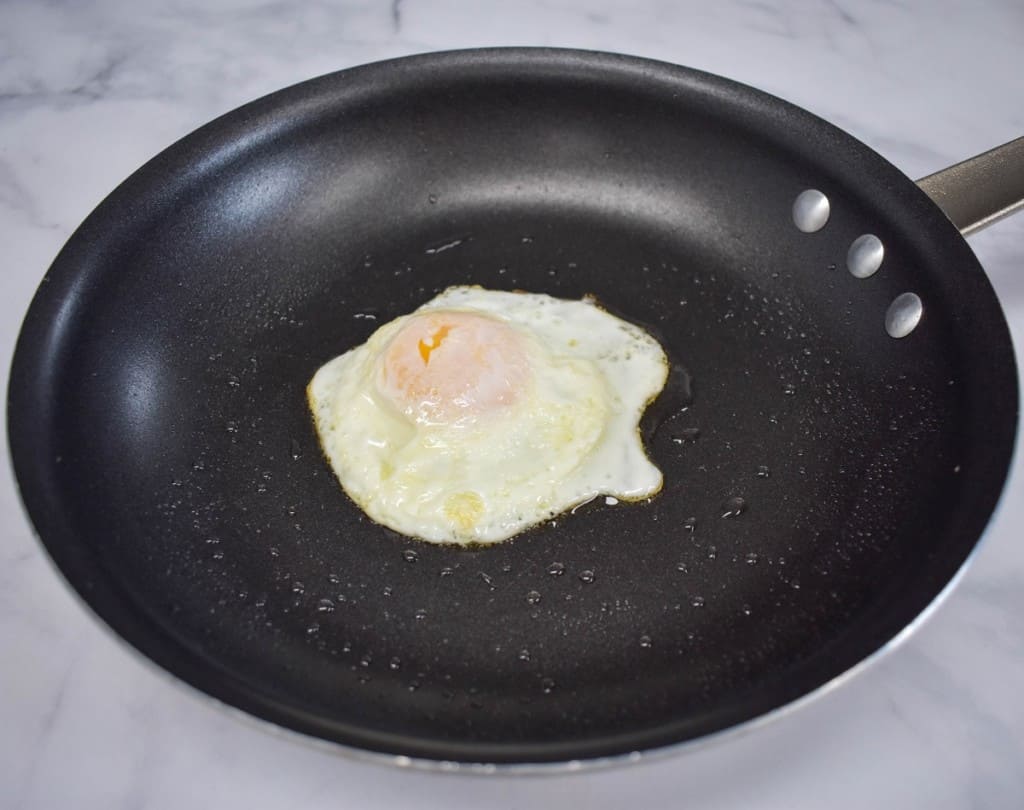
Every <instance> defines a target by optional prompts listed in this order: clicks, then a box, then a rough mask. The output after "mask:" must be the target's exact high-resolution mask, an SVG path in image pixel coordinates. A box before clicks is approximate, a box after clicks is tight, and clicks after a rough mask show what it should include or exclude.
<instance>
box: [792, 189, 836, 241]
mask: <svg viewBox="0 0 1024 810" xmlns="http://www.w3.org/2000/svg"><path fill="white" fill-rule="evenodd" d="M828 214H829V205H828V197H826V196H825V195H824V194H822V193H821V192H820V191H818V190H817V189H815V188H809V189H807V190H806V191H801V192H800V193H799V194H798V195H797V198H796V199H795V200H794V201H793V224H794V225H796V226H797V227H798V228H799V229H800V230H801V231H803V232H804V233H814V232H815V231H820V230H821V229H822V228H824V227H825V223H826V222H828Z"/></svg>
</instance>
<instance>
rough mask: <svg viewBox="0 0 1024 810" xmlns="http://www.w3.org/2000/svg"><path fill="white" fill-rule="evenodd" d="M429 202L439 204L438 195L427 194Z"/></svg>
mask: <svg viewBox="0 0 1024 810" xmlns="http://www.w3.org/2000/svg"><path fill="white" fill-rule="evenodd" d="M427 202H428V203H430V204H431V205H436V204H437V195H436V194H428V195H427Z"/></svg>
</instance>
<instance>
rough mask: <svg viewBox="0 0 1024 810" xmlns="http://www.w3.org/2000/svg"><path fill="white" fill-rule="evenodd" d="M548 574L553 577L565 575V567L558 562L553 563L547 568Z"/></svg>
mask: <svg viewBox="0 0 1024 810" xmlns="http://www.w3.org/2000/svg"><path fill="white" fill-rule="evenodd" d="M548 573H549V574H551V576H553V577H560V576H562V574H564V573H565V566H564V565H563V564H562V563H560V562H553V563H551V565H549V566H548Z"/></svg>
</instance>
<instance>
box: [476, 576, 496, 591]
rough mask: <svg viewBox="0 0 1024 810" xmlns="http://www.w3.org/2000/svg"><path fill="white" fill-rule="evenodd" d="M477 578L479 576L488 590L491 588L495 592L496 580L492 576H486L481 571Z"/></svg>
mask: <svg viewBox="0 0 1024 810" xmlns="http://www.w3.org/2000/svg"><path fill="white" fill-rule="evenodd" d="M477 576H479V577H480V579H482V580H483V581H484V584H485V585H486V586H487V587H488V588H490V589H491V590H492V591H493V590H494V578H493V577H491V576H490V574H485V573H484V572H483V571H480V572H478V574H477Z"/></svg>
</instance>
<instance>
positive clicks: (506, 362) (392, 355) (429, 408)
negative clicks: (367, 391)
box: [377, 310, 530, 424]
mask: <svg viewBox="0 0 1024 810" xmlns="http://www.w3.org/2000/svg"><path fill="white" fill-rule="evenodd" d="M377 362H378V377H377V385H378V390H379V391H380V393H381V394H383V395H384V396H385V397H386V398H387V399H388V400H390V401H391V402H392V404H394V405H395V407H397V408H398V409H399V410H400V411H402V412H403V413H405V414H406V416H408V417H410V418H412V419H414V420H416V421H419V422H429V423H435V424H450V423H455V422H459V423H460V424H461V423H464V420H465V419H466V418H467V417H476V416H479V415H480V414H483V413H488V412H492V411H495V410H497V409H500V408H503V407H504V406H506V405H509V404H511V403H512V402H515V401H516V399H517V398H518V397H519V396H520V394H521V392H522V390H523V389H524V387H525V386H526V384H527V382H528V380H529V377H530V369H529V361H528V357H527V353H526V350H525V348H524V344H523V337H522V336H521V335H520V333H519V332H517V331H516V329H515V328H514V327H512V326H510V325H509V324H507V323H506V322H505V321H503V320H501V319H499V318H496V317H494V316H491V315H487V314H484V313H476V312H467V311H465V310H431V311H428V312H421V313H416V314H414V315H411V316H409V318H408V319H407V320H406V323H404V324H403V325H402V327H401V328H400V329H399V330H398V331H397V332H396V334H395V335H394V337H392V338H391V341H390V342H389V343H388V344H387V346H386V347H385V348H384V350H383V351H382V353H381V356H380V357H379V358H378V360H377Z"/></svg>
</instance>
